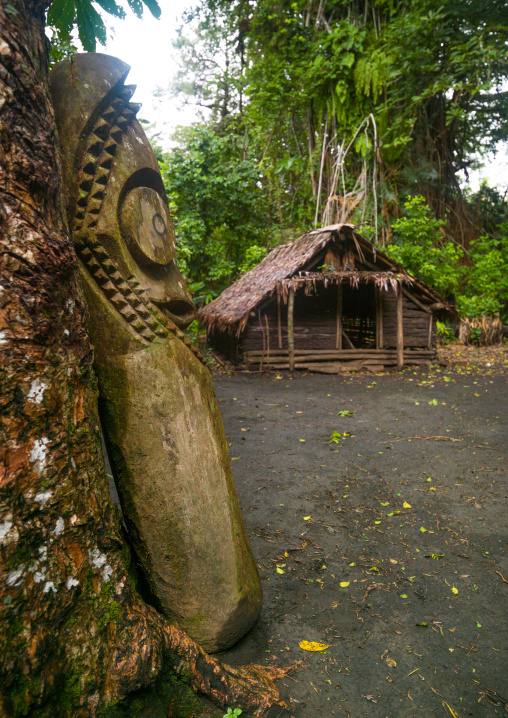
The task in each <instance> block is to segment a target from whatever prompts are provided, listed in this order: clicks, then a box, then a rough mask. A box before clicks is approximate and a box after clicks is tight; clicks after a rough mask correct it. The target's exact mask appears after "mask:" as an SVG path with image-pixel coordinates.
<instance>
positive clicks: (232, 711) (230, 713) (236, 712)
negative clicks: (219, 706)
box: [222, 708, 243, 718]
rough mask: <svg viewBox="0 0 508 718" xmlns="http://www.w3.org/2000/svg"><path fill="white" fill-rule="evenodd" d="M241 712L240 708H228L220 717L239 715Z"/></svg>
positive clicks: (226, 717) (228, 717)
mask: <svg viewBox="0 0 508 718" xmlns="http://www.w3.org/2000/svg"><path fill="white" fill-rule="evenodd" d="M242 713H243V711H242V709H241V708H228V711H227V713H225V714H224V715H223V717H222V718H230V716H239V715H241V714H242Z"/></svg>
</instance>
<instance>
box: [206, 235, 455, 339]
mask: <svg viewBox="0 0 508 718" xmlns="http://www.w3.org/2000/svg"><path fill="white" fill-rule="evenodd" d="M348 240H349V242H351V241H352V242H354V247H355V254H356V255H357V257H358V259H359V263H360V267H361V269H360V267H357V269H358V270H359V271H353V272H345V271H342V272H326V273H324V274H320V273H318V272H315V271H314V272H311V270H312V269H315V267H316V266H317V265H318V264H319V260H320V259H322V257H321V254H323V255H324V250H325V248H326V247H327V245H328V244H330V243H331V242H334V243H335V244H338V245H340V244H341V243H343V242H346V241H348ZM364 270H366V271H364ZM355 277H356V279H355ZM317 281H323V282H325V283H326V282H329V281H330V282H336V283H337V282H339V281H340V282H343V281H349V282H350V284H353V285H357V284H358V283H359V282H362V281H372V282H374V283H375V284H376V285H378V286H381V287H383V288H384V289H388V286H391V287H393V288H394V289H397V287H398V285H400V284H402V283H405V284H406V285H409V286H410V287H411V294H412V295H413V296H414V297H416V300H417V301H420V302H421V303H422V304H425V305H427V306H428V305H439V307H436V308H440V309H445V310H446V311H448V312H449V313H450V314H452V315H453V314H454V311H453V309H452V308H451V307H450V306H449V305H448V304H447V302H446V301H445V300H444V299H443V298H442V297H441V296H440V295H439V294H438V293H437V292H436V291H435V290H433V289H432V288H431V287H429V286H428V285H427V284H425V283H424V282H422V281H419V280H417V279H414V278H413V277H411V276H410V275H409V274H408V272H406V271H405V269H404V268H403V267H401V266H400V265H399V264H397V262H394V261H393V260H392V259H390V258H389V257H387V256H386V255H385V254H383V253H382V252H380V251H379V250H378V249H377V248H376V247H375V246H374V245H373V244H372V243H371V242H369V241H368V240H366V239H365V238H364V237H362V236H361V235H359V234H357V232H355V231H354V225H352V224H334V225H330V226H329V227H323V228H320V229H314V230H311V231H310V232H306V233H305V234H303V235H302V236H301V237H298V239H295V240H294V242H289V243H288V244H283V245H281V246H280V247H276V248H275V249H273V250H272V251H271V252H270V253H269V254H268V255H267V256H266V257H265V258H264V259H263V261H262V262H260V263H259V264H258V265H257V266H256V267H254V269H251V270H250V272H247V274H245V275H244V276H243V277H241V278H240V279H239V280H238V281H236V282H235V283H234V284H232V285H231V286H230V287H228V288H227V289H225V290H224V291H223V292H222V294H221V295H220V296H218V297H217V299H214V300H213V302H210V304H207V305H206V306H205V307H202V308H201V309H200V310H199V311H198V319H199V321H200V322H202V323H203V324H204V325H205V326H206V328H207V330H208V331H209V332H210V331H213V330H214V329H219V330H225V329H227V330H229V331H231V332H233V331H235V330H236V334H237V335H239V334H240V333H241V332H242V331H243V329H245V326H246V324H247V322H248V320H249V314H250V312H251V311H252V310H253V309H254V308H255V307H258V306H259V304H261V303H264V302H265V301H266V300H268V299H269V298H271V297H272V296H273V295H274V294H275V293H276V292H278V293H279V294H281V295H282V296H283V298H284V300H286V297H287V293H288V288H292V289H295V288H297V286H300V285H304V286H306V288H307V291H308V288H309V287H310V284H311V283H313V284H314V285H315V283H316V282H317Z"/></svg>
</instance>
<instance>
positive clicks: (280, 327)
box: [277, 293, 282, 349]
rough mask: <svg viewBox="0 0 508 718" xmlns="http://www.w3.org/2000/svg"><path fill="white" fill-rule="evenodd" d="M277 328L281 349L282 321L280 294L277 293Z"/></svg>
mask: <svg viewBox="0 0 508 718" xmlns="http://www.w3.org/2000/svg"><path fill="white" fill-rule="evenodd" d="M277 329H278V330H279V349H282V326H281V321H280V294H278V293H277Z"/></svg>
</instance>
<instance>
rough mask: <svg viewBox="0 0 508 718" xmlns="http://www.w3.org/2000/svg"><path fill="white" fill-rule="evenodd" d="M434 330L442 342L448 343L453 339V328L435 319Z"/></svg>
mask: <svg viewBox="0 0 508 718" xmlns="http://www.w3.org/2000/svg"><path fill="white" fill-rule="evenodd" d="M436 331H437V336H438V337H439V339H440V340H441V341H442V342H443V344H449V343H450V342H451V341H453V338H454V333H453V329H452V328H451V327H449V326H448V325H447V324H445V323H444V322H440V321H437V322H436Z"/></svg>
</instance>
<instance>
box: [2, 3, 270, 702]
mask: <svg viewBox="0 0 508 718" xmlns="http://www.w3.org/2000/svg"><path fill="white" fill-rule="evenodd" d="M48 4H49V2H48V0H12V2H11V3H10V4H5V3H3V4H1V5H0V28H1V30H0V56H1V67H0V147H1V150H0V243H1V248H0V250H1V251H0V357H1V358H0V362H1V363H0V437H1V438H0V652H1V655H2V659H1V664H0V714H1V715H5V716H21V715H27V714H29V715H31V716H42V715H49V714H52V715H58V716H67V715H69V716H70V715H72V716H90V715H97V714H100V713H101V712H102V711H103V709H105V708H106V707H107V706H108V705H111V704H112V703H114V702H116V701H118V700H121V699H122V698H123V697H124V696H125V695H127V694H128V693H129V692H130V691H133V690H136V689H138V688H140V687H142V686H145V685H148V684H149V683H150V682H151V681H153V680H154V679H155V677H156V676H157V675H158V674H159V673H160V672H161V670H162V669H163V668H170V669H171V670H173V671H174V672H175V673H176V674H179V675H185V676H186V680H187V681H188V683H189V685H191V686H192V688H193V689H194V690H196V691H201V692H202V693H204V694H206V695H207V696H209V697H211V698H212V699H213V700H214V701H216V702H217V703H219V704H221V705H224V704H225V703H233V704H236V705H240V706H242V707H245V708H251V709H252V710H255V711H256V713H257V714H258V715H279V714H280V715H283V714H284V704H283V702H282V701H281V698H280V694H279V691H278V689H277V688H276V687H275V685H274V683H273V681H272V678H273V677H276V675H277V672H276V671H272V672H270V671H269V670H268V671H263V669H261V668H257V667H250V668H245V669H233V668H230V667H228V666H224V665H221V664H220V663H219V662H218V661H216V660H214V659H212V658H210V657H209V656H208V655H207V654H206V653H205V652H204V651H203V650H202V649H201V648H200V647H199V646H198V645H196V644H195V643H193V642H192V641H191V640H190V639H189V638H188V637H187V636H186V634H184V633H182V632H181V631H179V630H177V629H176V628H174V627H173V626H171V625H170V624H169V623H167V621H165V620H164V619H163V618H162V617H161V616H160V615H159V614H158V613H157V612H156V611H155V610H154V609H153V608H151V607H150V606H147V605H146V604H145V603H144V602H143V601H142V599H141V598H140V596H139V595H138V594H137V592H136V590H135V585H134V580H133V578H132V577H131V575H130V573H129V552H128V549H127V548H126V545H125V543H124V541H123V538H122V533H121V529H120V522H119V517H118V516H117V514H116V513H115V509H114V507H113V505H112V503H111V500H110V497H109V492H108V488H107V477H106V474H105V469H104V465H103V460H102V455H101V451H100V441H99V425H98V418H97V408H96V386H95V378H94V375H93V371H92V348H91V346H90V343H89V340H88V336H87V333H86V327H85V315H86V308H85V305H84V302H83V297H82V294H81V290H80V288H79V285H78V279H77V277H78V275H77V262H76V258H75V255H74V251H73V249H72V245H71V242H70V239H69V234H68V230H67V227H66V226H65V221H64V219H63V212H62V203H61V192H60V189H61V188H60V179H61V171H60V166H59V161H58V157H57V151H56V148H55V142H56V138H55V126H54V119H53V114H52V107H51V103H50V100H49V91H48V82H47V52H46V41H45V36H44V21H45V10H46V9H47V5H48Z"/></svg>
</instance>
